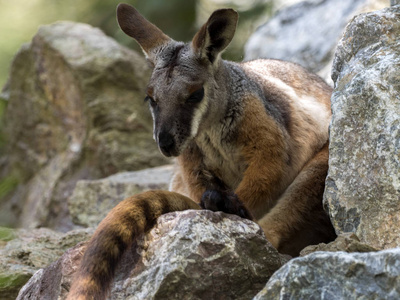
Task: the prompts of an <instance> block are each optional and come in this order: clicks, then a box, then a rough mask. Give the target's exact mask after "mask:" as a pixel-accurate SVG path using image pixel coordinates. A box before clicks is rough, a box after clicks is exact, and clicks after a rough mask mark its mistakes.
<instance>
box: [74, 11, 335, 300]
mask: <svg viewBox="0 0 400 300" xmlns="http://www.w3.org/2000/svg"><path fill="white" fill-rule="evenodd" d="M237 17H238V16H237V13H236V12H235V11H234V10H232V9H225V10H217V11H215V12H214V13H213V14H212V15H211V16H210V18H209V20H208V21H207V22H206V24H204V26H203V27H201V29H200V30H199V32H198V33H197V34H196V35H195V37H194V38H193V40H192V42H191V43H189V44H184V43H181V42H176V41H174V40H172V39H170V38H169V37H168V36H166V35H165V34H163V33H162V32H161V30H159V29H158V28H157V27H156V26H154V25H153V24H151V23H150V22H148V21H147V20H146V19H145V18H144V17H142V16H141V15H140V14H139V13H138V12H137V11H136V10H135V9H134V8H132V7H130V6H128V5H125V4H122V5H120V6H119V7H118V21H119V24H120V26H121V28H122V30H124V32H125V33H127V34H128V35H130V36H131V37H133V38H134V39H136V40H137V41H138V43H139V44H140V45H141V47H142V49H143V51H144V52H145V55H146V57H147V59H148V60H149V61H150V62H151V63H152V64H153V66H154V70H153V73H152V76H151V78H150V80H149V85H148V87H147V93H148V95H147V99H148V100H149V104H150V110H151V113H152V115H153V120H154V139H155V140H156V142H157V144H158V146H159V148H160V150H161V152H162V153H163V154H164V155H166V156H177V161H176V168H175V172H174V176H173V178H172V181H171V185H170V190H172V191H175V192H162V191H154V192H146V193H143V194H140V195H137V196H135V197H132V198H129V199H127V200H124V201H123V202H121V203H120V204H119V205H118V206H117V207H115V208H114V209H113V210H112V211H111V212H110V213H109V214H108V216H107V217H106V218H105V219H104V220H103V221H102V223H101V224H100V225H99V228H98V229H97V231H96V233H95V235H94V236H93V238H92V239H91V241H90V242H89V244H88V247H87V250H86V253H85V255H84V257H83V259H82V264H81V266H80V267H79V270H78V271H77V275H76V276H75V278H74V281H73V284H72V287H71V292H70V294H69V297H68V299H96V300H97V299H105V297H106V295H107V291H108V288H109V285H110V282H111V281H112V278H113V275H114V272H115V268H116V266H117V264H118V262H119V260H120V258H121V255H122V254H123V253H124V252H125V251H126V250H127V249H128V248H129V247H130V245H131V244H132V241H133V240H134V239H135V238H136V237H137V236H138V235H139V234H141V233H143V232H146V231H147V230H149V229H150V228H151V226H153V224H154V222H155V220H156V219H157V217H158V216H160V215H161V214H163V213H166V212H170V211H175V210H184V209H191V208H194V209H199V208H200V207H199V205H198V204H197V203H199V204H200V205H201V207H203V208H208V209H212V210H218V209H220V210H221V209H222V210H223V211H225V212H228V213H236V214H238V215H240V216H242V217H246V218H254V220H255V221H258V223H259V224H260V226H261V227H262V229H263V230H264V232H265V234H266V237H267V239H268V240H269V241H270V242H271V243H272V244H273V245H274V246H275V247H276V248H277V249H278V250H279V251H280V252H282V253H287V254H290V255H298V253H299V251H300V250H301V249H302V248H304V247H305V246H307V245H310V244H316V243H320V242H328V241H330V240H333V239H334V238H335V232H334V230H333V227H332V225H331V224H330V221H329V218H328V216H327V214H326V213H325V212H324V210H323V208H322V194H323V191H324V184H325V177H326V173H327V168H328V126H329V121H330V119H331V111H330V94H331V88H330V87H329V86H327V85H326V84H325V83H324V82H323V81H322V80H321V79H320V78H319V77H318V76H316V75H314V74H311V73H309V72H307V71H306V70H305V69H304V68H302V67H300V66H298V65H296V64H293V63H289V62H283V61H278V60H256V61H251V62H245V63H241V64H237V63H232V62H227V61H224V60H222V59H221V58H220V54H221V52H222V51H223V50H224V49H225V48H226V47H227V46H228V44H229V43H230V41H231V39H232V37H233V35H234V32H235V28H236V23H237Z"/></svg>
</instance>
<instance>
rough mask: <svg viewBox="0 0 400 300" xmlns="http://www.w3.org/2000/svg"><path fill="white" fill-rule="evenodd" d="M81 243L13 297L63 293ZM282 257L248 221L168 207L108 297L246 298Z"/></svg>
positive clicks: (128, 258)
mask: <svg viewBox="0 0 400 300" xmlns="http://www.w3.org/2000/svg"><path fill="white" fill-rule="evenodd" d="M82 247H83V246H82V245H78V246H77V247H75V248H74V249H72V250H69V251H68V252H66V254H65V255H64V256H63V257H62V258H60V260H59V261H57V262H55V263H54V264H53V265H51V266H50V267H48V268H46V269H44V270H42V271H40V272H38V273H36V274H35V276H34V277H33V278H32V279H31V281H30V282H28V284H27V285H26V286H25V287H24V288H23V289H22V290H21V292H20V294H19V297H18V299H57V297H59V296H60V298H58V299H64V298H65V295H66V288H69V284H67V283H69V282H70V277H71V270H73V269H74V268H75V266H76V265H77V263H78V261H79V259H80V257H81V255H82V252H83V249H84V248H82ZM284 262H285V259H283V258H282V257H281V256H280V255H279V254H278V253H277V251H276V250H275V249H274V248H273V247H272V246H271V245H270V244H269V242H268V241H267V240H266V239H265V237H264V234H263V233H262V231H261V229H260V227H259V226H258V225H257V224H255V223H253V222H251V221H248V220H244V219H241V218H239V217H237V216H232V215H226V214H224V213H213V212H210V211H185V212H177V213H170V214H166V215H163V216H161V217H160V218H159V219H158V222H157V225H156V227H155V228H154V229H152V230H151V231H150V232H149V233H148V234H147V235H145V236H144V237H143V238H141V239H139V240H138V242H137V247H133V249H132V251H131V253H128V255H127V256H126V257H125V258H124V260H123V262H122V264H121V267H120V268H119V270H118V271H117V275H116V280H115V283H114V284H113V287H112V290H111V297H110V299H251V297H253V296H254V295H255V294H256V293H257V292H258V291H259V290H260V289H261V288H262V287H263V286H264V285H265V282H266V281H267V280H268V279H269V278H270V276H271V275H272V274H273V272H275V271H276V270H277V269H278V268H279V267H280V266H281V265H282V264H283V263H284ZM58 274H63V277H61V276H58ZM55 278H56V280H55ZM45 286H46V287H49V288H43V287H45Z"/></svg>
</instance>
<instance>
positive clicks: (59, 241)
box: [0, 228, 93, 300]
mask: <svg viewBox="0 0 400 300" xmlns="http://www.w3.org/2000/svg"><path fill="white" fill-rule="evenodd" d="M92 233H93V229H85V230H82V229H81V230H75V231H71V232H69V233H67V234H60V233H57V232H55V231H52V230H49V229H45V228H41V229H31V230H24V229H21V230H14V231H13V234H12V237H10V240H9V241H7V242H2V243H1V244H0V295H1V297H0V298H1V299H2V300H8V299H10V300H11V299H12V300H13V299H15V297H16V296H17V294H18V291H19V290H20V289H21V287H22V286H23V285H24V284H25V283H26V282H27V281H28V280H29V278H31V276H32V274H34V273H35V272H36V271H37V270H38V269H40V268H44V267H46V266H48V265H49V264H50V263H52V262H53V261H55V260H57V259H58V258H59V257H60V255H62V254H63V253H64V251H65V250H66V249H68V248H70V247H72V246H74V245H76V244H77V243H78V242H80V241H83V240H87V239H88V238H89V237H90V235H91V234H92Z"/></svg>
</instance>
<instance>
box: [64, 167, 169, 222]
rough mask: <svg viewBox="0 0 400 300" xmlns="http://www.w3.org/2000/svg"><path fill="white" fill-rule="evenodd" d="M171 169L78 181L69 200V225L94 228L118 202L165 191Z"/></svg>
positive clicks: (161, 168) (152, 169) (125, 173)
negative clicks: (142, 193)
mask: <svg viewBox="0 0 400 300" xmlns="http://www.w3.org/2000/svg"><path fill="white" fill-rule="evenodd" d="M172 171H173V166H172V165H167V166H162V167H156V168H151V169H145V170H141V171H135V172H124V173H118V174H115V175H112V176H110V177H107V178H104V179H99V180H80V181H78V182H77V184H76V187H75V189H74V191H73V193H72V196H71V197H70V198H69V199H68V209H69V214H70V216H71V219H72V221H73V222H74V224H76V225H80V226H84V227H94V226H97V225H98V224H99V223H100V221H101V220H102V219H104V217H105V216H106V215H107V214H108V212H109V211H110V210H111V209H112V208H113V207H114V206H116V205H117V204H118V203H119V202H120V201H122V200H124V199H125V198H128V197H130V196H133V195H135V194H138V193H141V192H144V191H148V190H154V189H161V190H167V189H168V185H169V182H170V180H171V177H172Z"/></svg>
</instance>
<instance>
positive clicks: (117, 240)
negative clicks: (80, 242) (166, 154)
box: [67, 191, 200, 300]
mask: <svg viewBox="0 0 400 300" xmlns="http://www.w3.org/2000/svg"><path fill="white" fill-rule="evenodd" d="M187 209H200V206H199V205H198V204H196V203H195V202H193V201H192V200H191V199H189V198H188V197H185V196H183V195H181V194H178V193H174V192H167V191H149V192H144V193H141V194H139V195H136V196H133V197H130V198H127V199H125V200H124V201H122V202H121V203H119V204H118V205H117V206H116V207H115V208H113V209H112V210H111V211H110V213H109V214H108V215H107V217H106V218H105V219H104V220H103V221H102V222H101V223H100V225H99V227H98V228H97V230H96V232H95V233H94V235H93V237H92V238H91V240H90V241H89V243H88V246H87V248H86V252H85V254H84V256H83V258H82V261H81V265H80V267H79V269H78V270H77V272H76V274H75V276H74V278H73V281H72V285H71V289H70V292H69V294H68V297H67V300H88V299H91V300H100V299H106V297H107V294H108V292H109V289H110V284H111V281H112V280H113V278H114V273H115V270H116V267H117V265H118V263H119V261H120V260H121V257H122V255H123V254H124V252H125V251H126V250H127V249H129V247H130V246H131V245H132V242H133V241H134V240H135V238H137V237H138V236H139V235H140V234H142V233H144V232H146V231H148V230H150V229H151V228H152V227H153V226H154V224H155V222H156V220H157V218H158V217H159V216H161V215H162V214H165V213H168V212H173V211H181V210H187Z"/></svg>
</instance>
